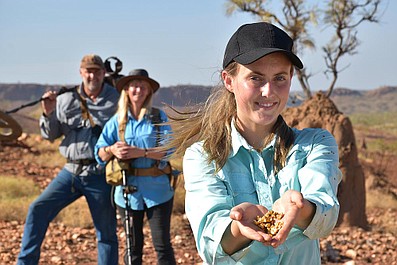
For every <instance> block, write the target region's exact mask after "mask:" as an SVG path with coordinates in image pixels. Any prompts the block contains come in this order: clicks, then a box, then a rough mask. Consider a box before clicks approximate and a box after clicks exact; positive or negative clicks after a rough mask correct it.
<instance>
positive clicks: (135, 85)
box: [126, 79, 152, 107]
mask: <svg viewBox="0 0 397 265" xmlns="http://www.w3.org/2000/svg"><path fill="white" fill-rule="evenodd" d="M151 90H152V87H151V86H150V83H149V82H148V81H145V80H139V79H135V80H132V81H130V82H129V83H128V85H127V89H126V92H127V94H128V97H129V99H130V102H131V104H133V105H137V106H139V107H142V106H143V103H144V102H145V100H146V98H147V97H148V96H149V94H150V92H151Z"/></svg>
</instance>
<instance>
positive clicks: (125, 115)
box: [95, 69, 176, 265]
mask: <svg viewBox="0 0 397 265" xmlns="http://www.w3.org/2000/svg"><path fill="white" fill-rule="evenodd" d="M116 86H117V89H118V90H119V92H120V99H119V104H118V110H117V113H116V115H115V116H113V117H112V118H111V119H110V120H109V122H107V123H106V125H105V127H104V129H103V131H102V134H101V136H100V138H99V140H98V142H97V144H96V147H95V154H96V159H97V161H98V163H100V164H101V165H103V166H105V164H106V162H107V161H108V160H109V159H111V158H112V157H113V156H115V157H117V158H118V159H120V160H127V161H130V162H129V163H130V169H131V170H128V171H127V180H128V182H127V184H128V186H129V187H133V189H132V191H133V192H131V193H129V194H128V195H127V196H128V202H129V205H130V208H131V209H129V210H130V215H131V217H132V218H131V220H132V222H130V223H131V227H129V228H127V227H126V229H131V230H130V231H131V233H130V234H132V236H133V240H132V241H133V244H132V248H131V254H132V255H131V256H132V257H131V259H132V264H142V255H143V243H144V234H143V220H144V214H145V213H146V216H147V219H148V220H149V225H150V230H151V234H152V240H153V245H154V248H155V250H156V253H157V259H158V264H160V265H162V264H167V265H168V264H176V262H175V257H174V251H173V248H172V245H171V239H170V222H171V214H172V207H173V198H174V190H173V188H172V186H171V185H170V180H169V176H168V175H167V174H165V173H164V172H165V168H166V167H169V163H168V161H166V160H165V159H164V158H165V156H166V155H167V152H166V151H160V150H158V147H159V145H161V143H160V142H159V139H160V138H162V137H165V136H166V135H167V134H169V133H170V127H169V126H167V125H162V126H159V125H156V124H157V123H163V122H166V121H167V116H166V114H165V113H164V111H162V110H159V109H155V108H153V107H152V96H153V94H154V93H155V92H156V91H157V90H158V89H159V87H160V85H159V83H158V82H157V81H155V80H154V79H152V78H150V77H149V74H148V72H147V71H146V70H144V69H136V70H133V71H131V72H130V73H129V74H128V76H125V77H123V78H121V79H120V80H119V81H118V82H117V85H116ZM120 126H121V127H122V128H124V129H123V130H122V131H124V138H125V141H122V139H120V134H119V128H120ZM132 169H133V170H132ZM114 201H115V203H116V205H117V206H118V207H119V208H121V210H120V211H119V212H120V213H121V214H122V213H124V209H125V207H126V206H125V204H126V203H125V200H124V197H123V187H122V186H116V189H115V194H114ZM127 253H128V252H127ZM128 258H129V257H127V256H125V258H124V259H125V261H126V260H128Z"/></svg>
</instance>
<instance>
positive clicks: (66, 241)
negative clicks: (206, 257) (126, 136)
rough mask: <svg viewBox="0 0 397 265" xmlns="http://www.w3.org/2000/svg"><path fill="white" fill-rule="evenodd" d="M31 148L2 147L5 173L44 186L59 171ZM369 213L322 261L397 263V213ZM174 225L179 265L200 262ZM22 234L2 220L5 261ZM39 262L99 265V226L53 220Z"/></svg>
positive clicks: (340, 231) (332, 240)
mask: <svg viewBox="0 0 397 265" xmlns="http://www.w3.org/2000/svg"><path fill="white" fill-rule="evenodd" d="M29 152H33V153H34V152H36V153H37V152H38V151H37V150H35V149H34V148H32V147H31V146H28V145H26V144H25V143H24V142H23V141H18V142H13V143H3V144H2V145H0V175H19V176H24V177H26V178H32V179H33V180H34V181H35V182H36V183H38V185H40V187H41V188H44V187H45V186H46V185H47V184H48V182H49V181H50V180H51V179H52V178H53V177H54V176H55V175H56V172H57V170H59V169H56V168H45V167H38V166H37V165H36V164H35V163H34V161H25V160H24V159H23V157H24V154H26V153H29ZM396 161H397V160H396ZM365 170H367V168H365ZM367 216H368V221H369V225H370V226H369V228H368V230H363V229H360V228H356V227H348V228H346V227H338V228H335V230H334V231H333V232H332V234H331V235H330V236H329V237H328V238H324V239H322V240H321V252H322V261H323V262H322V263H323V264H350V265H353V264H388V265H389V264H390V265H393V264H397V251H396V249H397V240H396V236H397V231H390V229H385V226H387V227H389V228H390V227H394V228H396V227H397V218H396V216H397V211H396V210H391V209H382V208H376V209H371V210H370V211H368V212H367ZM385 220H388V222H389V223H385ZM172 225H173V229H172V244H173V246H174V249H175V255H176V259H177V262H178V264H201V259H200V257H199V256H198V254H197V251H196V249H195V245H194V239H193V236H192V233H191V230H190V228H189V224H188V222H187V220H186V219H185V218H183V216H178V217H176V218H175V219H173V223H172ZM22 233H23V222H20V221H1V220H0V238H1V240H0V264H15V261H16V257H17V255H18V252H19V247H20V241H21V236H22ZM145 233H146V238H147V240H146V245H145V248H144V253H145V254H144V255H145V256H144V261H145V264H156V257H155V251H154V249H153V246H152V244H151V240H150V233H149V230H148V228H147V229H146V232H145ZM118 234H119V238H120V251H119V253H120V257H122V255H123V253H124V249H125V238H124V232H123V229H122V226H121V224H120V226H119V232H118ZM40 264H96V247H95V232H94V229H93V228H87V229H82V228H79V227H70V226H66V225H64V224H62V223H59V222H56V223H52V224H51V225H50V227H49V229H48V232H47V236H46V239H45V241H44V243H43V246H42V254H41V259H40ZM120 264H122V263H121V262H120Z"/></svg>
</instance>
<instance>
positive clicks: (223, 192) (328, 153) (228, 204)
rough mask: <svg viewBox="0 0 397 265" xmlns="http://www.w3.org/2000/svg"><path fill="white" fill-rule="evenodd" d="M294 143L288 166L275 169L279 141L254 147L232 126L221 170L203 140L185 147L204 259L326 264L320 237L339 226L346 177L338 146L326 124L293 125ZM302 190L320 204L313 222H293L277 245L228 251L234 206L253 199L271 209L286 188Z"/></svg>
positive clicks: (189, 195) (189, 202)
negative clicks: (227, 232) (314, 126)
mask: <svg viewBox="0 0 397 265" xmlns="http://www.w3.org/2000/svg"><path fill="white" fill-rule="evenodd" d="M293 132H294V135H295V142H294V145H293V147H292V149H291V151H290V152H289V154H288V158H287V165H286V166H285V167H284V168H283V169H282V170H281V171H280V172H279V173H278V174H277V175H276V176H275V175H274V174H273V162H272V160H273V154H274V141H273V142H272V143H271V144H269V145H268V146H267V147H266V148H265V149H264V150H263V152H261V153H259V152H257V151H256V150H255V149H253V148H252V147H251V146H250V145H249V144H248V143H247V141H246V140H245V139H244V138H243V137H242V136H241V134H240V133H239V132H238V131H237V130H236V129H235V127H234V126H232V150H231V154H230V155H229V158H228V160H227V162H226V164H225V165H224V166H223V168H222V169H221V170H220V171H219V172H218V173H216V172H215V164H214V163H210V164H208V163H207V161H206V158H207V155H206V153H205V152H204V150H203V147H202V143H195V144H193V145H192V146H191V147H190V148H188V149H187V150H186V153H185V156H184V161H183V172H184V178H185V188H186V204H185V206H186V214H187V217H188V219H189V222H190V225H191V227H192V231H193V234H194V237H195V240H196V246H197V249H198V252H199V254H200V256H201V258H202V259H203V260H204V262H205V263H207V264H255V265H256V264H288V265H293V264H297V265H298V264H299V265H300V264H311V265H313V264H314V265H315V264H321V258H320V245H319V240H318V239H319V238H321V237H325V236H327V235H328V234H329V233H330V232H331V231H332V229H333V228H334V226H335V224H336V222H337V218H338V213H339V203H338V199H337V187H338V184H339V182H340V181H341V172H340V170H339V167H338V166H339V158H338V146H337V144H336V141H335V139H334V137H333V136H332V135H331V134H330V133H329V132H328V131H325V130H322V129H304V130H297V129H293ZM290 189H293V190H297V191H299V192H301V193H302V194H303V197H304V198H305V199H307V200H309V201H311V202H312V203H314V204H315V205H316V212H315V215H314V217H313V220H312V222H311V223H310V225H309V226H308V227H307V228H306V229H305V230H304V231H303V230H301V229H299V228H298V227H296V226H295V227H294V228H293V229H292V230H291V231H290V233H289V235H288V238H287V240H286V242H284V243H283V244H282V245H280V246H279V247H278V248H276V249H274V248H273V247H270V246H264V245H263V244H262V243H260V242H257V241H254V242H252V243H251V244H250V245H249V246H248V247H246V248H244V249H242V250H240V251H238V252H236V253H234V254H233V255H231V256H229V255H228V254H226V253H225V252H224V251H223V249H222V246H221V245H220V241H221V239H222V236H223V233H224V232H225V230H226V228H227V227H228V225H229V224H230V223H231V221H232V220H231V219H230V217H229V214H230V210H231V208H232V207H234V206H236V205H238V204H240V203H242V202H251V203H254V204H261V205H263V206H265V207H266V208H268V209H269V210H270V209H271V208H272V205H273V203H274V202H275V201H276V200H277V199H278V198H280V197H281V195H282V194H283V193H284V192H286V191H287V190H290Z"/></svg>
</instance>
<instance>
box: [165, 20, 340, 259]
mask: <svg viewBox="0 0 397 265" xmlns="http://www.w3.org/2000/svg"><path fill="white" fill-rule="evenodd" d="M292 46H293V42H292V40H291V38H290V37H289V36H288V35H287V34H286V33H285V32H284V31H282V30H281V29H279V28H277V27H275V26H274V25H272V24H268V23H265V22H260V23H253V24H246V25H243V26H241V27H240V28H239V29H238V30H237V31H236V32H235V33H234V34H233V36H232V37H231V39H230V40H229V42H228V44H227V47H226V51H225V55H224V61H223V70H222V72H221V78H222V81H223V85H222V86H220V87H218V88H217V89H216V90H214V92H213V93H212V94H211V95H210V97H209V99H208V101H207V102H206V103H205V105H204V106H202V107H201V108H200V109H199V110H198V111H197V112H196V113H194V115H191V114H186V116H185V118H180V117H178V119H175V120H174V121H173V122H172V124H173V131H174V134H173V140H172V141H171V142H170V144H169V146H168V147H170V148H175V153H174V156H175V157H177V156H181V155H184V159H183V173H184V179H185V188H186V214H187V217H188V219H189V222H190V225H191V227H192V230H193V233H194V237H195V240H196V246H197V249H198V252H199V254H200V256H201V258H202V259H203V260H204V262H205V263H208V264H321V259H320V247H319V240H318V239H319V238H320V237H325V236H327V235H328V234H329V233H330V232H331V231H332V229H333V228H334V226H335V224H336V221H337V217H338V211H339V203H338V200H337V186H338V184H339V182H340V180H341V173H340V171H339V168H338V163H339V159H338V147H337V145H336V142H335V140H334V138H333V137H332V135H331V134H330V133H329V132H328V131H325V130H322V129H305V130H297V129H294V128H290V127H288V126H287V124H286V123H285V122H284V119H283V117H282V116H281V115H280V114H281V112H282V111H283V109H284V108H285V106H286V104H287V100H288V95H289V91H290V86H291V79H292V76H293V73H294V67H298V68H302V67H303V65H302V62H301V61H300V59H299V58H298V57H297V56H296V55H295V54H294V53H293V52H292ZM270 210H273V211H276V212H278V213H282V214H283V215H284V216H283V218H282V219H281V222H282V228H281V230H280V231H279V232H278V233H277V234H276V235H273V236H271V235H269V234H267V233H265V232H264V231H263V230H261V229H260V228H259V227H258V226H257V225H256V224H255V223H254V220H255V219H256V217H257V216H263V215H264V214H265V213H266V212H268V211H270Z"/></svg>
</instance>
